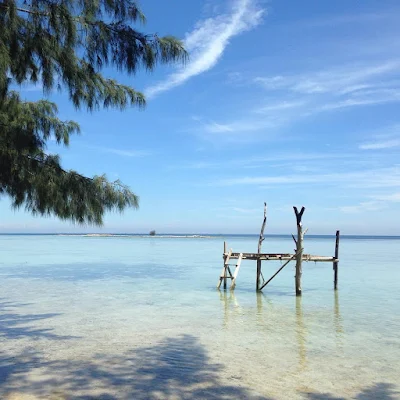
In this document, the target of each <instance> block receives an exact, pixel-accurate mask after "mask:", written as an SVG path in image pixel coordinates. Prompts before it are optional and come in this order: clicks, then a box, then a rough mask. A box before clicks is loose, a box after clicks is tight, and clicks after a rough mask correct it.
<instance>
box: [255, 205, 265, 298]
mask: <svg viewBox="0 0 400 400" xmlns="http://www.w3.org/2000/svg"><path fill="white" fill-rule="evenodd" d="M266 223H267V203H264V220H263V223H262V225H261V232H260V238H259V239H258V254H260V253H261V246H262V242H263V241H264V229H265V225H266ZM260 275H261V260H257V278H256V290H257V291H259V290H260Z"/></svg>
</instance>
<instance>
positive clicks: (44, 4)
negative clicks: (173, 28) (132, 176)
mask: <svg viewBox="0 0 400 400" xmlns="http://www.w3.org/2000/svg"><path fill="white" fill-rule="evenodd" d="M144 21H145V18H144V16H143V14H142V13H141V11H140V10H139V8H138V7H137V5H136V3H135V1H126V0H78V1H71V0H67V1H58V0H40V1H36V0H33V1H29V0H26V1H8V0H0V195H1V194H7V195H9V196H10V197H11V198H12V201H13V206H14V207H21V206H22V205H24V206H25V207H26V209H27V210H28V211H30V212H31V213H33V214H38V215H54V216H57V217H59V218H61V219H63V220H72V221H74V222H77V223H88V224H96V225H100V224H102V218H103V215H104V212H105V211H107V210H115V209H117V210H120V211H122V210H123V209H125V208H126V207H138V197H137V196H136V195H135V194H133V193H132V192H131V191H130V190H129V188H128V187H126V186H124V185H123V184H121V183H120V182H119V181H115V182H109V181H108V180H107V179H106V177H105V176H95V177H93V178H88V177H85V176H82V175H81V174H78V173H77V172H75V171H66V170H64V169H63V168H62V167H61V165H60V160H59V158H58V156H57V155H51V154H47V153H46V143H47V141H48V140H49V139H50V138H55V140H56V142H57V143H58V144H60V145H68V143H69V137H70V135H71V134H72V133H77V132H79V125H78V124H77V123H75V122H73V121H61V120H60V119H58V118H57V106H56V105H55V104H54V103H51V102H49V101H45V100H41V101H37V102H27V101H23V100H22V99H21V97H20V96H19V94H18V92H16V91H13V90H11V88H12V87H16V85H18V84H22V83H26V82H29V83H40V84H41V85H42V86H43V90H44V92H45V93H47V94H48V93H50V92H51V91H52V90H54V89H58V90H64V91H66V92H67V93H68V96H69V98H70V100H71V101H72V103H73V104H74V106H75V107H76V108H82V107H86V108H87V109H88V110H89V111H92V110H94V109H97V108H100V107H106V108H107V107H117V108H120V109H124V108H125V107H127V106H129V105H134V106H139V107H142V106H144V105H145V99H144V96H143V94H142V93H140V92H137V91H135V90H134V89H133V88H132V87H129V86H125V85H122V84H119V83H118V82H116V81H114V80H111V79H106V78H104V77H103V76H102V75H101V73H100V71H101V69H102V68H103V67H106V66H112V67H116V68H117V69H118V70H120V71H125V72H127V73H129V74H134V73H135V72H136V71H137V69H138V68H140V67H142V68H145V69H147V70H152V69H153V68H154V67H155V65H156V64H157V63H169V62H176V61H183V60H185V58H186V52H185V50H184V48H183V45H182V43H181V42H180V41H178V40H177V39H175V38H173V37H169V36H168V37H158V36H157V35H146V34H143V33H141V32H139V31H137V30H136V29H135V28H134V27H133V25H134V23H137V22H144Z"/></svg>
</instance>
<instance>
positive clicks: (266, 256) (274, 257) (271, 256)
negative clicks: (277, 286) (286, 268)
mask: <svg viewBox="0 0 400 400" xmlns="http://www.w3.org/2000/svg"><path fill="white" fill-rule="evenodd" d="M228 254H229V253H224V254H223V256H224V257H226V256H228ZM240 255H242V257H241V258H242V260H255V261H256V260H261V261H288V260H292V259H293V256H294V254H290V253H232V254H231V255H230V259H238V258H239V257H240ZM302 261H315V262H339V259H338V258H335V257H325V256H314V255H312V254H303V255H302Z"/></svg>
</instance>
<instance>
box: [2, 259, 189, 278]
mask: <svg viewBox="0 0 400 400" xmlns="http://www.w3.org/2000/svg"><path fill="white" fill-rule="evenodd" d="M1 272H2V277H6V278H23V279H26V278H27V277H28V278H29V279H47V280H51V281H68V282H77V281H92V280H99V279H126V278H135V279H140V278H154V277H155V276H157V277H158V278H162V279H174V280H176V279H183V276H184V275H185V274H186V273H187V269H185V268H183V267H178V266H173V267H171V265H164V264H156V263H148V264H137V265H136V264H110V263H106V264H102V263H75V264H58V265H57V264H51V265H42V266H36V265H35V266H30V265H21V266H19V267H18V268H15V267H12V268H3V269H2V271H1Z"/></svg>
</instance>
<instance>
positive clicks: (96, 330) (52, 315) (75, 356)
mask: <svg viewBox="0 0 400 400" xmlns="http://www.w3.org/2000/svg"><path fill="white" fill-rule="evenodd" d="M225 240H227V241H228V246H229V247H232V248H233V250H234V251H248V252H251V251H255V250H256V248H257V239H256V238H254V237H227V238H225ZM223 241H224V238H223V237H214V238H158V237H155V238H150V237H144V238H140V237H70V236H0V252H1V257H0V344H1V349H0V398H15V397H12V396H23V395H27V394H30V395H34V396H36V397H34V398H68V399H84V398H85V399H140V398H143V399H152V398H160V399H197V398H205V399H209V398H210V399H231V398H266V399H292V398H293V399H338V398H339V399H341V398H358V399H364V398H365V399H373V398H377V399H395V398H400V394H399V393H398V390H400V387H399V385H398V382H399V381H400V379H399V377H400V337H399V335H400V334H399V332H400V312H399V311H400V283H399V282H400V268H399V261H400V240H398V239H397V240H396V239H386V240H382V239H375V240H374V239H361V238H359V239H349V238H346V239H342V240H341V246H340V264H339V290H338V291H337V292H334V291H333V271H332V265H331V264H330V263H320V264H314V263H306V264H305V265H304V267H303V296H302V298H296V297H295V296H294V263H293V265H289V266H287V267H286V268H285V269H284V270H283V271H282V272H281V274H279V275H278V276H277V277H276V278H275V280H274V281H272V282H271V284H270V285H268V287H267V288H265V290H264V292H263V293H262V294H256V293H255V291H254V285H255V263H254V262H244V263H243V264H242V267H241V270H240V273H239V277H238V281H237V287H236V289H235V291H234V293H230V292H229V291H227V292H224V291H218V290H216V283H217V281H218V276H219V274H220V272H221V267H222V250H223ZM333 250H334V239H332V238H323V239H321V238H306V242H305V251H306V252H307V253H312V254H320V255H332V254H333ZM263 251H265V252H292V251H293V241H292V239H291V238H282V237H279V238H273V237H269V238H267V239H266V240H265V242H264V244H263ZM279 265H280V263H274V262H267V263H264V264H263V272H264V275H265V277H268V276H269V275H272V274H273V273H274V272H275V270H276V269H277V268H278V267H279ZM7 396H8V397H7ZM51 396H58V397H51ZM16 398H19V397H16ZM21 398H23V397H21Z"/></svg>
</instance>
